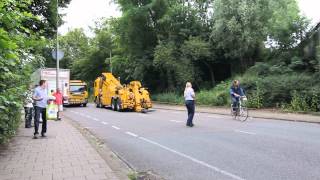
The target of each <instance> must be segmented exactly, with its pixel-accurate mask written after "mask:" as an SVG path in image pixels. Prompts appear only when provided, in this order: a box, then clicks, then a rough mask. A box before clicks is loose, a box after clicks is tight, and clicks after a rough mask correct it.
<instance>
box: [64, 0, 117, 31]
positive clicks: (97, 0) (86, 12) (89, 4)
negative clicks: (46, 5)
mask: <svg viewBox="0 0 320 180" xmlns="http://www.w3.org/2000/svg"><path fill="white" fill-rule="evenodd" d="M111 1H112V0H90V1H89V0H71V3H70V4H69V6H68V8H66V9H64V10H60V9H59V12H60V13H64V14H66V15H65V17H64V18H63V20H64V21H65V24H63V25H62V26H61V27H59V33H61V34H66V33H67V32H68V31H69V30H72V29H74V28H83V29H84V30H85V32H86V34H87V35H93V34H92V33H90V29H89V26H94V24H95V23H94V22H95V21H97V20H99V19H101V18H103V17H119V16H120V15H121V12H120V10H119V8H118V7H117V6H116V5H115V4H113V3H111Z"/></svg>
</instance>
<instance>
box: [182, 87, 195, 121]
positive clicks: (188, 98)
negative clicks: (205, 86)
mask: <svg viewBox="0 0 320 180" xmlns="http://www.w3.org/2000/svg"><path fill="white" fill-rule="evenodd" d="M195 97H196V95H195V93H194V90H193V88H192V84H191V82H187V84H186V88H185V90H184V99H185V104H186V107H187V110H188V120H187V126H189V127H193V126H194V124H193V122H192V120H193V116H194V111H195V104H194V99H195Z"/></svg>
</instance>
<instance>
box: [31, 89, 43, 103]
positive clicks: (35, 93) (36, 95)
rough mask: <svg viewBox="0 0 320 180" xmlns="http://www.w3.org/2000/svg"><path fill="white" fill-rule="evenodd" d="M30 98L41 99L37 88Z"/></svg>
mask: <svg viewBox="0 0 320 180" xmlns="http://www.w3.org/2000/svg"><path fill="white" fill-rule="evenodd" d="M32 99H33V100H35V101H41V100H42V99H43V98H42V97H40V94H39V92H38V91H37V89H35V90H34V93H33V96H32Z"/></svg>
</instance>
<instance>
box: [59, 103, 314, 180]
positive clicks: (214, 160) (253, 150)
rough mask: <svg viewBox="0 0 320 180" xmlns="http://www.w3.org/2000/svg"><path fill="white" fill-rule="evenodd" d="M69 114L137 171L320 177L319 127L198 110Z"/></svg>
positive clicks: (188, 176) (200, 176)
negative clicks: (189, 120)
mask: <svg viewBox="0 0 320 180" xmlns="http://www.w3.org/2000/svg"><path fill="white" fill-rule="evenodd" d="M64 115H65V116H67V117H68V118H70V119H72V120H74V121H77V122H78V123H80V125H81V126H83V127H86V128H88V129H89V130H90V131H91V132H93V133H94V134H95V135H96V136H98V137H99V138H100V139H102V140H104V141H105V143H106V144H108V146H109V147H110V148H111V149H112V150H113V151H114V152H116V153H117V154H118V155H120V156H121V157H122V158H123V159H124V160H125V161H127V162H128V163H129V164H130V165H131V166H133V167H134V168H135V169H137V170H138V171H148V170H151V171H153V172H155V173H156V174H159V175H160V176H162V177H164V178H165V179H168V180H214V179H219V180H224V179H235V180H242V179H248V180H251V179H252V180H270V179H272V180H276V179H281V180H284V179H288V180H295V179H296V180H301V179H304V180H309V179H310V180H313V179H320V125H319V124H311V123H301V122H299V123H298V122H287V121H275V120H264V119H249V120H248V121H247V122H244V123H243V122H238V121H235V120H232V118H231V117H229V116H223V115H216V114H206V113H198V114H196V115H195V118H194V124H195V127H193V128H189V127H186V126H185V119H186V113H185V112H182V111H173V110H157V109H156V110H153V111H151V112H148V113H146V114H142V113H135V112H114V111H112V110H110V109H105V108H103V109H99V108H96V107H94V105H92V104H90V105H89V106H88V107H85V108H83V107H70V108H67V110H66V111H65V112H64Z"/></svg>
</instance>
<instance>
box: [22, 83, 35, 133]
mask: <svg viewBox="0 0 320 180" xmlns="http://www.w3.org/2000/svg"><path fill="white" fill-rule="evenodd" d="M24 98H25V99H24V105H23V106H24V111H25V128H31V121H32V111H33V104H32V103H33V100H32V87H31V86H30V87H29V88H28V90H27V91H26V92H25V94H24Z"/></svg>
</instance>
